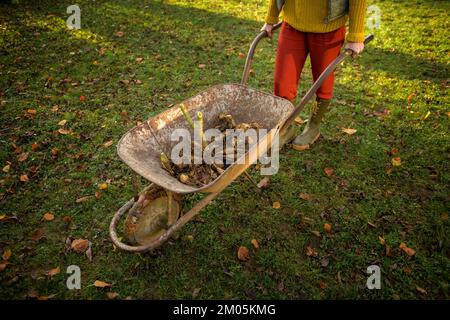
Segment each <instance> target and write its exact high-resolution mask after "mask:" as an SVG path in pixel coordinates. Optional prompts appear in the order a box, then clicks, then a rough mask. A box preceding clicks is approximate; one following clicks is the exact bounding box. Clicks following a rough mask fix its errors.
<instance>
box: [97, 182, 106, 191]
mask: <svg viewBox="0 0 450 320" xmlns="http://www.w3.org/2000/svg"><path fill="white" fill-rule="evenodd" d="M98 188H99V189H100V190H105V189H107V188H108V184H107V183H102V184H100V185H99V186H98Z"/></svg>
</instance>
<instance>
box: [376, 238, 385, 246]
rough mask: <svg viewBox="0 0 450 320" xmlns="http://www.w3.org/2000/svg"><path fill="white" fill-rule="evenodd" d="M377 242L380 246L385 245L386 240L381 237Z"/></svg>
mask: <svg viewBox="0 0 450 320" xmlns="http://www.w3.org/2000/svg"><path fill="white" fill-rule="evenodd" d="M378 240H379V241H380V244H381V245H382V246H384V245H386V240H385V239H384V238H383V237H378Z"/></svg>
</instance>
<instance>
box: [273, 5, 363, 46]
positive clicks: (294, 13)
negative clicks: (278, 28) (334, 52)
mask: <svg viewBox="0 0 450 320" xmlns="http://www.w3.org/2000/svg"><path fill="white" fill-rule="evenodd" d="M327 2H328V1H327V0H286V2H285V4H284V6H283V9H282V11H281V14H282V16H283V20H284V21H286V22H287V23H288V24H290V25H291V26H292V27H293V28H295V29H297V30H299V31H302V32H314V33H325V32H330V31H334V30H336V29H339V28H340V27H342V26H343V25H345V23H346V22H347V19H349V32H348V34H347V41H350V42H363V41H364V15H365V13H366V0H350V3H349V13H348V15H346V16H344V17H342V18H339V19H336V20H333V21H331V22H329V23H325V18H326V16H327ZM279 15H280V12H279V11H278V8H277V5H276V0H269V10H268V13H267V16H266V20H265V21H266V23H268V24H275V23H277V22H278V16H279Z"/></svg>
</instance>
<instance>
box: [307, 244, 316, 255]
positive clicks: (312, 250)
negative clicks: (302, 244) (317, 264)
mask: <svg viewBox="0 0 450 320" xmlns="http://www.w3.org/2000/svg"><path fill="white" fill-rule="evenodd" d="M316 254H317V253H316V252H315V251H314V249H313V248H311V247H309V246H308V247H306V255H307V256H308V257H314V256H315V255H316Z"/></svg>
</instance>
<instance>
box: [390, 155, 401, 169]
mask: <svg viewBox="0 0 450 320" xmlns="http://www.w3.org/2000/svg"><path fill="white" fill-rule="evenodd" d="M391 163H392V165H393V166H394V167H399V166H401V165H402V159H400V157H395V158H392V160H391Z"/></svg>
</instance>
